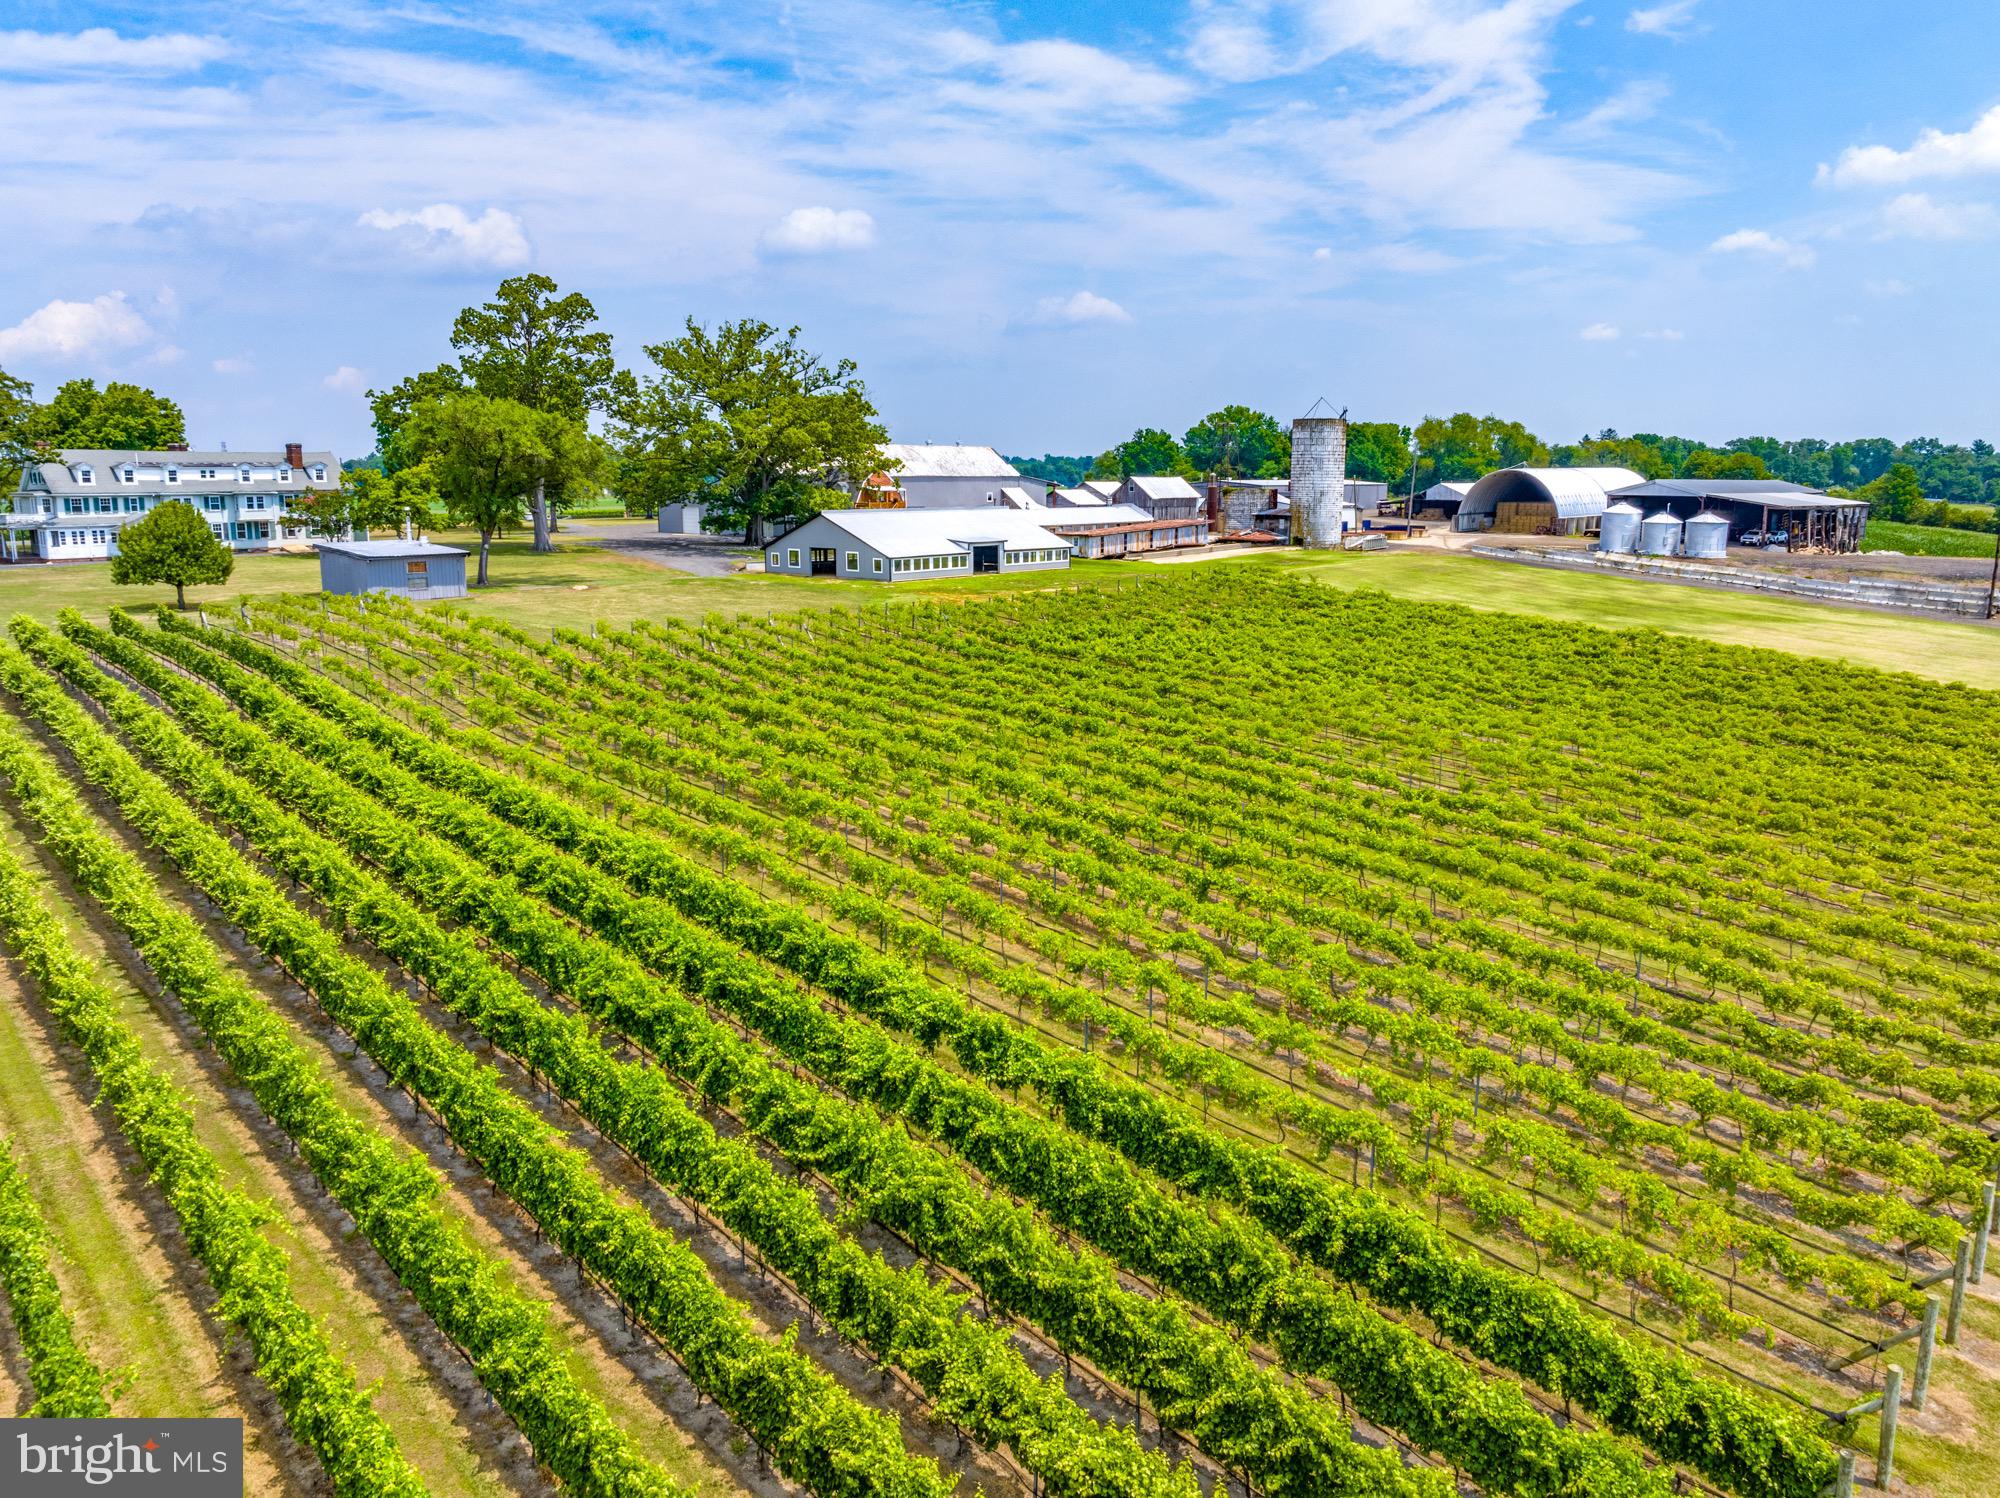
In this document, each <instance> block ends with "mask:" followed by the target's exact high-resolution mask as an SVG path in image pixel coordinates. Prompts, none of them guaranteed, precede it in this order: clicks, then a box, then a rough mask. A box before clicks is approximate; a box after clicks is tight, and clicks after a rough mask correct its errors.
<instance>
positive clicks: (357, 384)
mask: <svg viewBox="0 0 2000 1498" xmlns="http://www.w3.org/2000/svg"><path fill="white" fill-rule="evenodd" d="M367 383H368V380H367V377H366V376H364V375H363V374H362V373H361V371H360V370H358V369H356V368H355V367H354V366H353V365H352V364H343V365H341V366H340V368H338V369H336V370H335V371H334V372H333V373H332V374H330V375H328V376H327V377H326V378H325V379H323V380H321V381H320V384H321V385H323V386H325V387H326V388H327V389H328V390H360V389H361V388H363V387H364V386H365V385H367Z"/></svg>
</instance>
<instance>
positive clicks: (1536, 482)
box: [1453, 468, 1644, 536]
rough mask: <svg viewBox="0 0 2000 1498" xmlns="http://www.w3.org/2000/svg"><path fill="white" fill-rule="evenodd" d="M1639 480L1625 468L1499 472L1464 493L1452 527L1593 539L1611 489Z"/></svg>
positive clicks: (1514, 533) (1512, 533)
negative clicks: (1590, 537) (1588, 537)
mask: <svg viewBox="0 0 2000 1498" xmlns="http://www.w3.org/2000/svg"><path fill="white" fill-rule="evenodd" d="M1643 482H1644V480H1643V479H1641V478H1640V477H1639V475H1638V474H1636V473H1634V472H1633V471H1632V470H1631V469H1629V468H1502V469H1498V470H1496V471H1495V472H1493V473H1489V474H1487V475H1486V476H1485V477H1484V478H1482V479H1480V480H1479V482H1478V483H1476V484H1474V485H1473V486H1472V487H1471V488H1470V489H1469V490H1467V491H1466V495H1465V500H1464V502H1463V503H1462V504H1460V505H1459V507H1458V518H1457V520H1456V521H1455V522H1454V524H1453V529H1455V530H1461V531H1487V530H1490V531H1493V532H1496V533H1498V534H1500V535H1508V536H1591V535H1596V534H1597V531H1598V527H1599V526H1600V525H1601V524H1602V522H1603V519H1604V512H1605V510H1606V509H1608V508H1609V507H1610V504H1611V493H1612V491H1613V490H1614V489H1623V488H1625V487H1627V486H1628V485H1632V484H1639V483H1643Z"/></svg>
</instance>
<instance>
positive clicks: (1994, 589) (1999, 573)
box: [1986, 511, 2000, 619]
mask: <svg viewBox="0 0 2000 1498" xmlns="http://www.w3.org/2000/svg"><path fill="white" fill-rule="evenodd" d="M1994 521H1995V523H1994V527H1993V580H1992V581H1991V582H1989V583H1988V584H1987V585H1986V617H1987V618H1989V619H1991V618H1992V617H1993V597H1994V595H1995V594H1996V593H2000V511H1996V512H1995V515H1994Z"/></svg>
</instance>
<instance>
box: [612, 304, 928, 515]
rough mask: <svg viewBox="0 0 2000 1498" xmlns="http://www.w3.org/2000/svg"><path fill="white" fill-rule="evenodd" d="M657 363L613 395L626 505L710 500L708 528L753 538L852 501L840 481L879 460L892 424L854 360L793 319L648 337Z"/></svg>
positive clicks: (694, 326)
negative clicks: (817, 349) (817, 348)
mask: <svg viewBox="0 0 2000 1498" xmlns="http://www.w3.org/2000/svg"><path fill="white" fill-rule="evenodd" d="M646 357H647V358H648V359H650V360H651V361H652V362H653V364H654V366H655V368H657V369H658V371H659V373H658V374H656V375H651V376H647V377H645V378H642V379H641V380H640V381H638V383H637V384H636V386H635V387H634V388H633V389H631V390H630V391H629V392H628V393H627V394H626V395H625V397H624V399H623V400H622V401H621V402H620V404H619V405H618V406H617V408H616V410H615V413H614V423H615V424H614V428H613V434H612V436H613V441H614V443H615V444H616V446H617V448H618V453H619V465H618V469H619V485H620V488H621V490H622V491H623V493H624V495H625V498H626V503H627V505H628V506H632V505H634V503H635V502H636V504H637V505H638V506H640V507H643V508H644V509H645V510H646V511H647V512H648V513H652V512H655V511H657V510H658V509H659V507H660V506H661V505H663V504H673V503H696V504H701V505H704V506H706V507H707V516H706V519H707V523H708V524H709V525H710V526H711V527H712V528H713V529H716V530H733V529H736V528H737V527H739V526H740V527H741V528H742V529H743V531H744V533H745V534H746V536H748V538H749V539H750V540H751V541H752V542H761V541H762V540H763V538H764V527H765V526H766V524H768V523H769V522H770V521H773V520H778V519H806V518H808V517H810V516H812V515H816V514H818V513H819V512H820V511H821V510H830V509H839V508H842V507H844V506H846V505H848V504H850V503H851V502H852V497H851V495H850V493H849V491H848V490H847V489H846V488H845V487H843V486H844V484H846V483H849V482H859V481H861V480H863V479H865V478H866V477H867V476H868V475H869V474H870V473H873V472H875V471H877V470H878V469H880V468H882V467H883V466H884V464H885V461H886V460H885V459H884V457H883V454H882V444H883V442H884V441H885V440H886V439H887V437H888V433H887V432H886V431H884V430H883V428H882V426H881V423H880V422H879V421H878V420H877V418H876V412H875V407H874V406H873V405H872V404H870V402H869V400H868V392H867V390H866V388H865V387H864V386H863V384H862V382H861V378H860V376H859V375H858V374H857V373H856V370H855V365H854V362H853V361H852V360H850V359H842V360H840V361H838V362H837V363H833V364H828V363H827V362H825V361H824V360H823V359H821V358H820V357H819V356H818V355H816V354H813V353H810V352H809V351H807V350H806V349H805V348H804V347H802V346H801V345H800V343H799V330H798V329H797V328H789V329H786V330H785V331H783V332H780V331H779V330H778V329H777V328H775V327H773V326H772V325H771V324H769V323H766V322H758V321H756V320H754V319H745V320H744V321H741V322H725V323H722V324H720V325H719V326H718V327H717V328H716V329H715V330H714V331H713V332H710V331H709V330H708V329H707V328H705V327H703V326H702V325H701V324H700V323H697V322H696V321H695V320H694V319H693V318H689V319H688V321H687V331H686V332H685V333H683V334H682V335H681V336H680V337H679V338H675V339H672V340H670V341H669V342H666V343H655V344H649V345H647V347H646Z"/></svg>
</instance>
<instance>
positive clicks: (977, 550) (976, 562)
mask: <svg viewBox="0 0 2000 1498" xmlns="http://www.w3.org/2000/svg"><path fill="white" fill-rule="evenodd" d="M972 570H973V571H974V572H998V571H999V570H1000V548H999V547H997V546H975V547H973V548H972Z"/></svg>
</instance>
